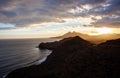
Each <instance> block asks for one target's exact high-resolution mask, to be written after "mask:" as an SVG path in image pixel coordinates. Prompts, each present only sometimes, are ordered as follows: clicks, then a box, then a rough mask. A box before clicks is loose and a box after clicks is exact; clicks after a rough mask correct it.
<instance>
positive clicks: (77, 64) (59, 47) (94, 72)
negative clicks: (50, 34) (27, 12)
mask: <svg viewBox="0 0 120 78" xmlns="http://www.w3.org/2000/svg"><path fill="white" fill-rule="evenodd" d="M119 40H120V39H118V40H117V43H120V42H119ZM109 43H110V44H111V45H112V44H114V43H115V44H116V40H113V41H112V43H111V41H107V42H106V43H104V45H103V44H100V45H96V46H95V45H93V44H91V43H89V42H87V41H85V40H83V39H82V38H80V37H78V36H76V37H70V38H66V39H63V40H61V41H58V42H52V43H42V44H40V46H39V48H40V49H51V50H53V52H52V53H51V55H49V56H48V58H47V60H46V61H45V62H43V63H42V64H40V65H34V66H30V67H25V68H20V69H17V70H15V71H13V72H11V73H10V74H9V75H8V76H7V78H119V77H120V74H119V71H120V57H119V56H120V48H119V47H113V46H106V44H107V45H108V44H109ZM116 46H120V44H117V45H116Z"/></svg>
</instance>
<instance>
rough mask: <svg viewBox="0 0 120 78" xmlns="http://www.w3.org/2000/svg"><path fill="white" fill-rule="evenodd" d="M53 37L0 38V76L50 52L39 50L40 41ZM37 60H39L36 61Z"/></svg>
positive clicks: (33, 62)
mask: <svg viewBox="0 0 120 78" xmlns="http://www.w3.org/2000/svg"><path fill="white" fill-rule="evenodd" d="M49 41H55V40H53V39H9V40H8V39H6V40H0V78H2V77H3V76H4V75H6V74H7V73H9V72H11V71H12V70H15V69H17V68H21V67H25V66H30V65H33V64H37V62H40V60H42V59H43V58H44V57H46V56H48V55H49V54H50V51H49V50H39V49H38V48H36V46H38V45H39V43H41V42H49ZM38 60H39V61H38Z"/></svg>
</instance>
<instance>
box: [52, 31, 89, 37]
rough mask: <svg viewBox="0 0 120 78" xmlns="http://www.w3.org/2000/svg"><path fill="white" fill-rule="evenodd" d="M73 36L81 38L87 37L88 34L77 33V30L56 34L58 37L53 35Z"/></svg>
mask: <svg viewBox="0 0 120 78" xmlns="http://www.w3.org/2000/svg"><path fill="white" fill-rule="evenodd" d="M75 36H79V37H81V38H86V37H89V35H87V34H82V33H79V32H75V31H74V32H68V33H65V34H64V35H62V36H58V37H54V38H68V37H75Z"/></svg>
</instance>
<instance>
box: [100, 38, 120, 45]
mask: <svg viewBox="0 0 120 78" xmlns="http://www.w3.org/2000/svg"><path fill="white" fill-rule="evenodd" d="M100 45H109V46H110V45H112V46H113V45H114V46H115V45H116V46H120V39H116V40H108V41H106V42H105V43H101V44H100Z"/></svg>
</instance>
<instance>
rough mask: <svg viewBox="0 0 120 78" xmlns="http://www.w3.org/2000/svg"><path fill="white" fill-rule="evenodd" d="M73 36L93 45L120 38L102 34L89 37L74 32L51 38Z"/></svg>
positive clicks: (118, 35)
mask: <svg viewBox="0 0 120 78" xmlns="http://www.w3.org/2000/svg"><path fill="white" fill-rule="evenodd" d="M75 36H79V37H81V38H83V39H85V40H87V41H90V42H92V43H95V44H99V43H102V42H105V41H107V40H112V39H118V38H120V34H102V35H96V36H90V35H87V34H82V33H79V32H75V31H74V32H68V33H65V34H64V35H62V36H58V37H53V38H68V37H75Z"/></svg>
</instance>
